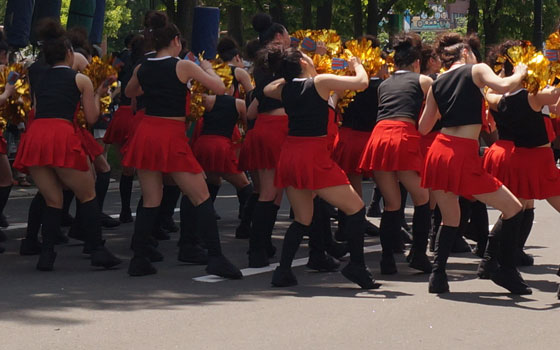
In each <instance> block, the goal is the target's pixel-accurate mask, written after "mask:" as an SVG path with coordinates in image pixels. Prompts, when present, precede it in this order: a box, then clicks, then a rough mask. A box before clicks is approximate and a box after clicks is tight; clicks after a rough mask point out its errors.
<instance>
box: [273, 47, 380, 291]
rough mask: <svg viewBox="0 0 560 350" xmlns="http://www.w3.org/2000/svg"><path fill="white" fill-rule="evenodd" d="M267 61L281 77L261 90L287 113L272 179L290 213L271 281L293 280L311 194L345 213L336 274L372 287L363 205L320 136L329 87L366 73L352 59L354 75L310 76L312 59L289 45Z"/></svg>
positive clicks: (351, 85)
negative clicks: (343, 249)
mask: <svg viewBox="0 0 560 350" xmlns="http://www.w3.org/2000/svg"><path fill="white" fill-rule="evenodd" d="M268 61H269V64H270V65H271V67H274V68H273V69H274V71H275V72H276V75H277V76H279V77H281V78H282V79H280V80H276V81H274V82H272V83H271V84H269V85H268V86H267V87H266V88H265V91H264V92H265V95H266V96H268V97H271V98H276V99H278V100H282V102H283V105H284V106H285V107H286V111H287V113H288V117H289V135H288V137H287V139H286V142H285V143H284V145H283V146H282V151H281V153H280V159H279V162H278V168H277V173H276V177H275V179H274V183H275V185H276V186H277V187H279V188H286V192H287V195H288V199H289V201H290V204H291V205H292V208H293V210H294V215H295V220H294V222H293V223H292V224H291V225H290V227H289V229H288V231H287V232H286V236H285V237H284V243H283V245H282V255H281V258H280V266H278V267H277V268H276V270H275V271H274V275H273V277H272V284H273V285H274V286H277V287H285V286H292V285H296V284H297V279H296V277H295V276H294V274H293V272H292V269H291V265H292V261H293V259H294V256H295V254H296V251H297V249H298V247H299V245H300V242H301V239H302V237H303V235H305V234H309V229H310V225H311V220H312V217H313V193H316V194H317V195H318V196H319V197H321V198H323V199H324V200H326V201H327V202H329V203H331V204H333V205H334V206H336V207H338V208H339V209H340V210H342V211H344V212H345V213H346V215H347V218H346V226H345V227H346V230H347V231H348V244H349V250H350V262H349V263H348V265H346V267H345V268H344V269H343V270H342V274H343V275H344V276H345V277H346V278H348V279H349V280H350V281H352V282H354V283H356V284H358V285H359V286H360V287H362V288H365V289H371V288H375V284H374V281H373V279H372V276H371V273H370V272H369V271H368V269H367V267H366V265H365V261H364V251H363V249H364V246H363V245H364V229H365V208H364V204H363V202H362V200H361V198H360V197H359V196H358V194H357V193H356V191H355V190H354V189H353V188H352V186H350V183H349V181H348V178H347V177H346V174H345V173H344V171H342V169H340V168H339V167H338V165H336V163H335V162H334V161H333V160H332V158H331V157H330V152H329V150H328V138H327V137H326V135H327V129H328V122H329V114H330V113H333V109H330V108H329V102H328V100H329V96H330V93H331V91H334V90H335V89H336V90H340V89H343V90H360V89H365V88H367V86H368V76H367V73H366V71H365V70H364V68H363V66H362V65H361V64H360V62H359V61H358V59H356V58H352V59H351V60H350V62H349V66H350V67H351V69H352V70H354V71H355V72H356V75H355V76H352V77H340V76H334V75H330V74H321V75H316V74H317V73H316V71H315V67H314V66H313V61H312V60H311V59H310V58H309V57H307V56H305V55H303V54H302V53H301V52H300V51H299V50H297V49H294V48H289V49H286V50H278V49H276V50H273V51H271V52H270V53H269V54H268Z"/></svg>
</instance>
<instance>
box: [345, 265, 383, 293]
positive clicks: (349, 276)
mask: <svg viewBox="0 0 560 350" xmlns="http://www.w3.org/2000/svg"><path fill="white" fill-rule="evenodd" d="M340 273H341V274H342V276H344V277H345V278H346V279H347V280H349V281H350V282H353V283H355V284H357V285H358V286H360V288H362V289H376V288H378V286H376V285H375V281H374V280H373V279H372V280H369V281H367V282H366V283H363V281H361V280H360V279H358V278H357V277H356V276H355V275H353V274H351V273H349V272H348V271H346V270H344V269H343V270H342V271H340Z"/></svg>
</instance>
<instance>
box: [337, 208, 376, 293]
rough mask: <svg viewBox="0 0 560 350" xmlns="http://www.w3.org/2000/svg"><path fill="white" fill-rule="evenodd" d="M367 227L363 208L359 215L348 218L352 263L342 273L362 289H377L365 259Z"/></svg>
mask: <svg viewBox="0 0 560 350" xmlns="http://www.w3.org/2000/svg"><path fill="white" fill-rule="evenodd" d="M365 225H366V209H365V208H362V209H360V210H359V211H358V212H357V213H354V214H352V215H347V216H346V226H345V229H346V231H347V236H348V250H349V251H350V262H349V263H348V265H346V266H345V267H344V268H343V269H342V271H341V273H342V275H343V276H344V277H346V278H347V279H348V280H350V281H352V282H354V283H356V284H357V285H359V286H360V287H361V288H364V289H373V288H375V284H374V280H373V277H372V275H371V273H370V272H369V270H368V268H367V267H366V263H365V258H364V234H363V232H364V230H365Z"/></svg>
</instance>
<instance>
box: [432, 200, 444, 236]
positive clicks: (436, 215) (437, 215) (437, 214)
mask: <svg viewBox="0 0 560 350" xmlns="http://www.w3.org/2000/svg"><path fill="white" fill-rule="evenodd" d="M441 220H442V217H441V210H439V207H438V206H437V205H436V207H435V208H434V224H433V225H432V226H433V227H432V230H433V232H436V234H437V232H439V227H440V226H441Z"/></svg>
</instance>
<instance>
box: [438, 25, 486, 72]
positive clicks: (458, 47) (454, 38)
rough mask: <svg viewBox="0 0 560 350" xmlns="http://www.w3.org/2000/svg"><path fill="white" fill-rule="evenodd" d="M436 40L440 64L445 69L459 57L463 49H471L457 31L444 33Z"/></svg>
mask: <svg viewBox="0 0 560 350" xmlns="http://www.w3.org/2000/svg"><path fill="white" fill-rule="evenodd" d="M436 42H437V43H436V52H437V53H438V55H439V57H440V58H441V64H442V66H443V67H445V68H447V69H449V68H451V66H452V65H453V63H455V62H457V61H458V60H459V59H460V58H461V52H462V51H463V49H467V50H469V51H472V49H471V47H470V46H469V44H468V42H467V41H466V40H465V39H464V38H463V37H462V36H461V34H459V33H444V34H442V35H440V36H439V37H438V38H437V41H436ZM479 45H480V43H479Z"/></svg>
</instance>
